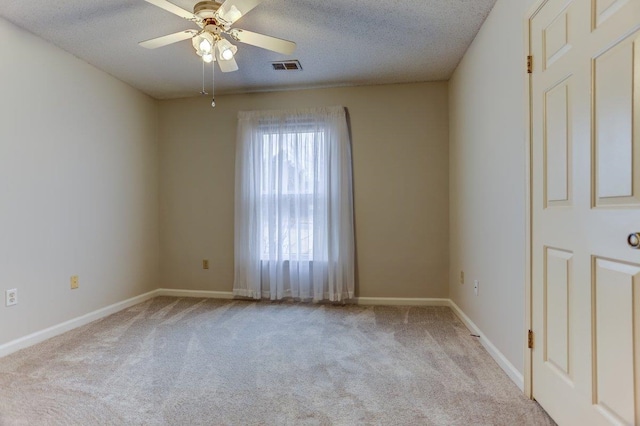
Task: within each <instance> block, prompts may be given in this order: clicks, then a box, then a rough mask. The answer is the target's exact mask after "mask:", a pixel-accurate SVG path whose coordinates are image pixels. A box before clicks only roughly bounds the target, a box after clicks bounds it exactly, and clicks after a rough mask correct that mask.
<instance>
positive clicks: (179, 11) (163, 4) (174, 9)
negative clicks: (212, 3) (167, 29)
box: [145, 0, 199, 21]
mask: <svg viewBox="0 0 640 426" xmlns="http://www.w3.org/2000/svg"><path fill="white" fill-rule="evenodd" d="M145 1H146V2H147V3H151V4H152V5H154V6H158V7H159V8H161V9H164V10H166V11H167V12H171V13H173V14H174V15H178V16H179V17H181V18H184V19H188V20H189V21H198V20H199V19H198V17H197V16H196V15H194V14H193V13H191V12H189V11H188V10H184V9H183V8H181V7H178V6H176V5H175V4H173V3H169V2H168V1H167V0H145Z"/></svg>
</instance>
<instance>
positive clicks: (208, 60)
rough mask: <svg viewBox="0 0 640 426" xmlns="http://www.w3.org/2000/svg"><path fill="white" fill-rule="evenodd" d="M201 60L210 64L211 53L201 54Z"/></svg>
mask: <svg viewBox="0 0 640 426" xmlns="http://www.w3.org/2000/svg"><path fill="white" fill-rule="evenodd" d="M202 60H203V61H205V62H206V63H208V64H210V63H211V62H212V61H213V55H212V54H211V53H205V54H204V55H202Z"/></svg>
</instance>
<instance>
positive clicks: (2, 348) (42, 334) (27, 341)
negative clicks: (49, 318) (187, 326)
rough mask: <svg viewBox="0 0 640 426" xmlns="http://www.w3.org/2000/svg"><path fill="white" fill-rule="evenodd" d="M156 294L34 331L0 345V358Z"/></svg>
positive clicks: (128, 300)
mask: <svg viewBox="0 0 640 426" xmlns="http://www.w3.org/2000/svg"><path fill="white" fill-rule="evenodd" d="M157 292H158V290H153V291H150V292H148V293H144V294H141V295H139V296H135V297H132V298H131V299H127V300H123V301H122V302H118V303H114V304H113V305H109V306H107V307H104V308H101V309H98V310H96V311H93V312H89V313H88V314H85V315H82V316H79V317H77V318H73V319H70V320H69V321H65V322H63V323H60V324H57V325H54V326H52V327H49V328H45V329H44V330H40V331H36V332H35V333H31V334H29V335H27V336H24V337H20V338H19V339H16V340H12V341H10V342H7V343H5V344H3V345H0V358H1V357H3V356H6V355H9V354H12V353H14V352H17V351H19V350H20V349H24V348H27V347H29V346H33V345H35V344H37V343H40V342H44V341H45V340H47V339H50V338H52V337H55V336H58V335H60V334H62V333H66V332H67V331H70V330H73V329H74V328H78V327H82V326H83V325H86V324H89V323H90V322H93V321H96V320H99V319H102V318H104V317H108V316H109V315H112V314H115V313H116V312H119V311H122V310H123V309H127V308H130V307H131V306H134V305H137V304H138V303H142V302H144V301H146V300H149V299H151V298H153V297H156V296H157Z"/></svg>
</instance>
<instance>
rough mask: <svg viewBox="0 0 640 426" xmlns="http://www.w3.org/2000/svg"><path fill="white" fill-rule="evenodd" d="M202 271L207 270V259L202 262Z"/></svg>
mask: <svg viewBox="0 0 640 426" xmlns="http://www.w3.org/2000/svg"><path fill="white" fill-rule="evenodd" d="M202 269H209V261H208V260H207V259H204V260H203V261H202Z"/></svg>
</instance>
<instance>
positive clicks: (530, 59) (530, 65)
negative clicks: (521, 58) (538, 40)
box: [527, 55, 533, 74]
mask: <svg viewBox="0 0 640 426" xmlns="http://www.w3.org/2000/svg"><path fill="white" fill-rule="evenodd" d="M527 73H528V74H532V73H533V56H531V55H529V56H527Z"/></svg>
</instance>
